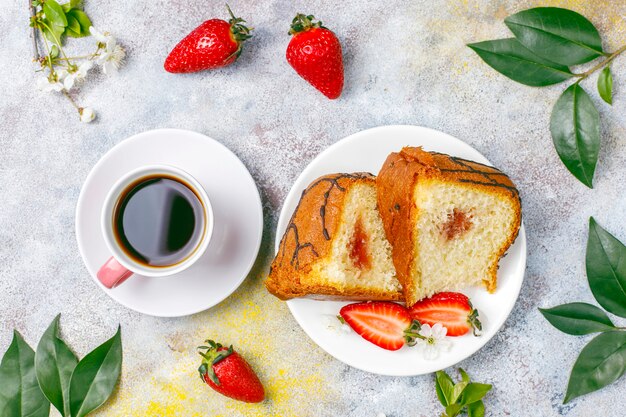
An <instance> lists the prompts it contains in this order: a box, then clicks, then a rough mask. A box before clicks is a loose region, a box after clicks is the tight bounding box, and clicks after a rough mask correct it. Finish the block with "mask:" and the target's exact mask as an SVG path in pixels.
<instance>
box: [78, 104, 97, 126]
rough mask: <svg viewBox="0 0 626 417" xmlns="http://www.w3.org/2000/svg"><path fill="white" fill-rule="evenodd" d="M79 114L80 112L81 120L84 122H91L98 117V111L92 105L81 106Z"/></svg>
mask: <svg viewBox="0 0 626 417" xmlns="http://www.w3.org/2000/svg"><path fill="white" fill-rule="evenodd" d="M78 114H80V121H81V122H83V123H90V122H91V121H92V120H93V119H95V118H96V112H94V111H93V109H92V108H91V107H81V108H80V109H78Z"/></svg>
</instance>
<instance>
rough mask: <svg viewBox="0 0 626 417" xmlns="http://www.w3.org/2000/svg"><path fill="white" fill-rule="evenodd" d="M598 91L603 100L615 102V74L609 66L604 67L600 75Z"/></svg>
mask: <svg viewBox="0 0 626 417" xmlns="http://www.w3.org/2000/svg"><path fill="white" fill-rule="evenodd" d="M598 93H600V97H602V100H604V101H606V102H607V103H608V104H613V76H612V75H611V69H610V68H609V67H604V69H603V70H602V72H600V75H598Z"/></svg>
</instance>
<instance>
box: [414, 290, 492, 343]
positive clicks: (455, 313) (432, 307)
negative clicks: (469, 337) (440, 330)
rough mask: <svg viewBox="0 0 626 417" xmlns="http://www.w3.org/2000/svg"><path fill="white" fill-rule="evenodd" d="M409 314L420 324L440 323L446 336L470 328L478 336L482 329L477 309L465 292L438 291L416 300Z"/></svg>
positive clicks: (467, 330)
mask: <svg viewBox="0 0 626 417" xmlns="http://www.w3.org/2000/svg"><path fill="white" fill-rule="evenodd" d="M411 316H413V318H414V319H415V320H418V321H419V322H420V323H422V324H429V325H431V326H433V325H434V324H435V323H441V324H442V325H443V326H444V327H446V328H447V329H448V334H447V335H448V336H462V335H464V334H465V333H467V332H469V331H470V329H473V330H474V336H478V334H479V332H480V331H481V330H482V325H481V324H480V321H479V320H478V311H477V310H476V309H475V308H474V307H473V306H472V303H471V302H470V300H469V298H467V296H466V295H465V294H461V293H458V292H440V293H438V294H435V295H433V296H432V297H430V298H425V299H423V300H421V301H418V302H417V303H415V304H414V305H413V307H411Z"/></svg>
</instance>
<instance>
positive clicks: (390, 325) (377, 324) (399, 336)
mask: <svg viewBox="0 0 626 417" xmlns="http://www.w3.org/2000/svg"><path fill="white" fill-rule="evenodd" d="M339 315H340V316H341V318H342V319H343V320H344V321H345V322H346V323H348V325H350V327H352V329H353V330H354V331H355V332H357V333H358V334H359V335H360V336H361V337H362V338H363V339H365V340H367V341H368V342H371V343H373V344H375V345H376V346H379V347H381V348H383V349H387V350H398V349H400V348H401V347H402V346H404V344H405V343H407V344H409V345H412V344H414V338H413V336H412V334H415V333H416V332H417V330H419V323H416V322H414V320H412V319H411V315H410V314H409V310H407V309H406V308H405V307H403V306H401V305H400V304H396V303H392V302H386V301H371V302H364V303H355V304H348V305H347V306H344V307H343V308H342V309H341V310H340V311H339Z"/></svg>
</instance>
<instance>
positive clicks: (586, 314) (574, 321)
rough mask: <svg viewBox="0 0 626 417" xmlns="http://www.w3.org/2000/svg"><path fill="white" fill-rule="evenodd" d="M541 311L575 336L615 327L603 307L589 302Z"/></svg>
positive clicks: (552, 322)
mask: <svg viewBox="0 0 626 417" xmlns="http://www.w3.org/2000/svg"><path fill="white" fill-rule="evenodd" d="M539 311H541V314H543V316H544V317H545V318H546V320H548V321H549V322H550V324H551V325H553V326H554V327H556V328H557V329H559V330H560V331H562V332H564V333H567V334H572V335H575V336H580V335H583V334H589V333H596V332H605V331H608V330H614V329H615V326H614V325H613V323H612V322H611V319H609V318H608V316H607V315H606V313H605V312H604V311H603V310H602V309H600V308H598V307H596V306H594V305H591V304H587V303H570V304H563V305H560V306H556V307H553V308H545V309H544V308H540V309H539Z"/></svg>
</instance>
